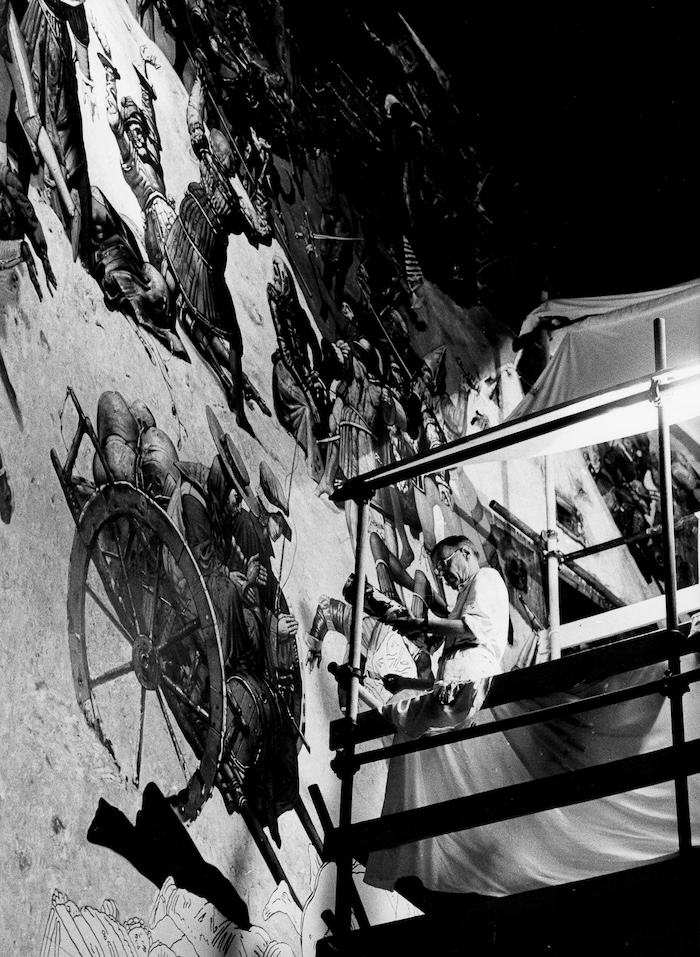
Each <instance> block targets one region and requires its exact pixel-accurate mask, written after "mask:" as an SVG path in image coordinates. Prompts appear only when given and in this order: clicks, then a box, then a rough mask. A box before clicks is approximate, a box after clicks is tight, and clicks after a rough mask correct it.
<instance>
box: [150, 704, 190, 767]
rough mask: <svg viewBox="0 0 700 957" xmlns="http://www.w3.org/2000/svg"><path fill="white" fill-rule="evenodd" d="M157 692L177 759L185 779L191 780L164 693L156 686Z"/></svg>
mask: <svg viewBox="0 0 700 957" xmlns="http://www.w3.org/2000/svg"><path fill="white" fill-rule="evenodd" d="M156 694H157V695H158V704H159V705H160V710H161V711H162V713H163V719H164V720H165V725H166V727H167V729H168V734H169V735H170V740H171V741H172V743H173V748H174V749H175V754H176V755H177V759H178V761H179V762H180V767H181V768H182V773H183V774H184V776H185V781H189V775H188V773H187V765H186V764H185V756H184V754H183V753H182V748H181V747H180V745H179V743H178V740H177V738H176V737H175V729H174V728H173V724H172V721H171V720H170V716H169V715H168V709H167V708H166V706H165V702H164V701H163V695H162V694H161V693H160V690H159V689H158V688H156Z"/></svg>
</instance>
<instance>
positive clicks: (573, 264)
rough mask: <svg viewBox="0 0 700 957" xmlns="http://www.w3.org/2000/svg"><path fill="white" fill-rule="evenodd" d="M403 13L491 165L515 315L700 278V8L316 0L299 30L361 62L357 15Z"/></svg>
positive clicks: (318, 47)
mask: <svg viewBox="0 0 700 957" xmlns="http://www.w3.org/2000/svg"><path fill="white" fill-rule="evenodd" d="M292 6H293V5H292ZM331 7H332V9H329V8H331ZM396 11H400V12H401V13H403V15H404V16H405V17H406V18H407V20H408V21H409V22H410V23H411V25H412V26H413V28H414V29H415V30H416V31H417V32H418V33H419V35H420V36H421V39H422V40H423V41H424V43H425V45H426V46H427V47H428V49H429V50H430V52H431V54H432V55H433V56H434V57H435V59H436V60H437V61H438V62H439V63H440V65H441V67H442V68H443V69H444V71H445V72H446V73H447V74H448V76H449V78H450V81H451V94H452V96H453V99H454V103H455V105H457V107H458V109H459V114H460V118H461V121H462V122H461V135H463V137H464V140H465V142H466V143H467V144H468V145H469V146H470V148H472V149H473V150H474V152H475V154H476V156H477V158H478V162H479V164H480V167H481V170H482V172H488V173H489V178H488V183H487V189H486V193H487V197H488V210H489V214H490V216H491V218H492V219H493V220H494V221H495V222H496V223H497V226H498V232H499V242H500V244H501V248H503V249H506V250H507V258H508V261H509V267H510V274H509V275H504V276H502V278H501V279H500V280H499V281H500V282H501V284H502V285H508V284H510V287H511V291H512V293H513V296H514V300H515V301H514V302H513V303H512V306H513V307H514V308H513V313H518V312H521V311H522V312H521V314H522V315H523V316H524V314H525V313H526V312H527V311H528V310H529V309H531V308H533V307H534V306H535V305H536V304H537V301H538V300H539V292H540V291H541V290H546V291H547V292H548V294H549V296H550V297H558V296H584V295H604V294H612V293H622V292H627V291H641V290H645V289H653V288H659V287H663V286H666V285H672V284H675V283H679V282H682V281H684V280H687V279H692V278H695V277H697V275H698V273H699V272H700V266H699V265H698V262H697V253H696V242H695V231H696V222H697V220H698V212H700V190H699V188H698V175H697V173H698V147H697V145H696V143H697V135H696V133H697V127H698V100H699V85H698V72H699V71H698V49H699V46H700V29H699V27H700V23H699V18H698V16H697V14H695V13H690V12H689V7H681V6H680V5H678V4H656V3H644V2H642V3H637V4H634V5H616V4H608V5H606V6H604V5H602V4H596V3H592V4H585V5H583V4H559V5H557V6H554V5H551V6H550V5H548V4H547V5H543V4H539V5H537V4H536V5H534V6H533V5H531V4H521V5H517V6H516V5H511V4H497V3H490V4H478V5H477V4H472V5H470V6H467V5H466V4H455V3H453V2H447V0H430V2H422V3H418V2H415V0H400V2H398V3H384V2H382V3H378V2H376V0H375V2H373V3H370V2H368V0H357V2H354V3H353V4H351V5H344V4H338V5H330V4H323V3H320V2H318V0H312V2H311V0H306V2H304V4H303V5H302V7H300V8H299V16H298V17H297V20H296V25H295V27H296V30H297V39H298V38H299V36H298V34H299V32H300V31H301V30H302V27H301V24H302V23H303V24H304V27H303V32H304V39H305V42H306V43H307V46H306V49H307V50H308V51H315V55H317V56H318V60H319V62H320V61H322V60H323V59H324V57H327V56H329V55H330V54H331V50H332V55H333V56H334V57H335V58H338V59H342V60H345V62H347V63H348V64H350V68H351V69H352V64H353V57H355V59H356V60H357V59H361V58H362V57H363V56H364V54H363V53H362V52H360V51H358V48H357V44H356V41H355V39H354V38H353V34H352V31H351V30H350V29H346V25H347V23H349V22H350V20H356V19H357V17H358V16H360V17H363V18H365V19H366V20H367V22H369V23H370V24H371V25H372V28H373V29H376V30H380V29H381V28H382V25H383V24H384V25H386V26H387V27H388V28H389V29H390V27H389V25H390V22H391V21H392V20H395V17H396ZM294 19H295V18H294V15H293V9H292V16H291V20H292V22H294ZM355 66H356V69H361V67H360V66H359V65H358V64H355ZM514 318H515V316H514V315H513V316H512V320H511V322H512V324H515V323H514V321H513V320H514Z"/></svg>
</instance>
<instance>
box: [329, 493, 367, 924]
mask: <svg viewBox="0 0 700 957" xmlns="http://www.w3.org/2000/svg"><path fill="white" fill-rule="evenodd" d="M357 508H358V516H357V544H356V547H355V598H354V602H353V609H352V638H351V640H350V659H349V664H350V684H349V688H348V700H347V706H346V709H345V725H346V733H345V748H344V755H343V758H344V760H343V763H342V775H341V783H340V813H339V821H338V834H339V847H338V854H337V858H338V859H337V868H338V877H337V883H336V898H335V916H336V921H337V928H338V932H339V933H341V934H344V933H350V930H351V926H352V924H351V921H352V883H353V877H352V865H353V854H352V847H351V844H350V828H351V825H352V797H353V783H354V777H355V768H354V757H355V741H354V732H355V725H356V724H357V709H358V702H359V688H360V666H361V663H362V657H361V656H362V620H363V617H364V601H365V582H366V581H367V568H366V564H367V545H368V536H367V530H368V522H369V502H368V501H360V502H358V503H357Z"/></svg>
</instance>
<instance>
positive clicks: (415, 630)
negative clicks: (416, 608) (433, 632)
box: [388, 615, 425, 637]
mask: <svg viewBox="0 0 700 957" xmlns="http://www.w3.org/2000/svg"><path fill="white" fill-rule="evenodd" d="M388 624H390V625H391V627H392V628H393V629H394V630H395V631H398V633H399V634H400V635H407V636H409V637H410V636H411V635H415V634H423V632H424V631H425V619H424V618H416V617H415V616H414V615H407V616H406V617H403V618H395V619H394V620H393V621H390V622H388Z"/></svg>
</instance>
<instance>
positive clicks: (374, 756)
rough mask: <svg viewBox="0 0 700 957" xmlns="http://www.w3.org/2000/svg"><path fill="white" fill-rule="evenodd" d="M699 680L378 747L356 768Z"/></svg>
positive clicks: (669, 679) (669, 680) (683, 677)
mask: <svg viewBox="0 0 700 957" xmlns="http://www.w3.org/2000/svg"><path fill="white" fill-rule="evenodd" d="M696 681H700V668H695V669H693V670H692V671H687V672H685V673H683V674H679V675H665V676H664V677H663V678H658V679H657V680H656V681H647V682H645V683H644V684H641V685H634V686H633V687H631V688H620V689H618V690H617V691H606V692H603V693H602V694H596V695H591V696H590V697H587V698H579V699H577V700H575V701H567V702H566V703H565V704H557V705H551V706H550V707H542V708H537V709H536V710H535V711H527V712H525V713H524V714H519V715H514V716H513V717H511V718H499V719H498V720H496V721H489V722H486V723H484V724H477V725H475V726H473V727H469V728H463V729H461V730H459V731H443V732H441V733H440V734H435V735H431V736H430V737H423V738H417V739H414V740H412V741H404V742H403V743H402V744H394V745H391V746H390V747H388V748H377V749H376V750H374V751H365V752H364V753H363V754H357V755H355V757H354V761H355V766H356V767H358V768H359V767H361V766H362V765H363V764H372V763H374V762H376V761H384V760H386V759H387V758H389V759H390V758H396V757H399V756H401V755H403V754H415V753H416V752H418V751H430V750H432V749H433V748H439V747H444V746H445V745H448V744H455V743H456V742H458V741H468V740H470V739H471V738H483V737H484V735H487V734H493V733H494V732H496V731H501V732H503V731H514V730H515V729H516V728H525V727H528V726H529V725H532V724H541V723H542V722H545V721H560V720H562V719H563V718H570V717H571V716H572V715H574V714H583V713H584V712H585V711H596V710H597V709H599V708H608V707H610V706H611V705H616V704H622V703H623V702H625V701H634V700H635V699H636V698H644V697H646V696H647V695H652V694H663V695H668V694H669V692H670V691H671V689H672V688H674V686H675V687H676V688H678V686H680V687H682V688H686V687H687V686H688V685H689V684H691V683H694V682H696Z"/></svg>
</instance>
